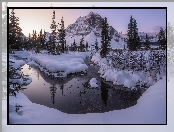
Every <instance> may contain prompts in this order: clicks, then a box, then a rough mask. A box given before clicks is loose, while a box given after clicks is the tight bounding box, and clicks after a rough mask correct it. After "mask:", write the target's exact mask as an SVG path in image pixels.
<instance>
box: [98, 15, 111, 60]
mask: <svg viewBox="0 0 174 132" xmlns="http://www.w3.org/2000/svg"><path fill="white" fill-rule="evenodd" d="M110 40H111V38H110V36H109V32H108V23H107V18H106V17H105V18H104V19H103V20H102V31H101V44H102V45H101V51H100V55H101V57H102V58H104V57H106V55H107V54H108V53H109V51H110Z"/></svg>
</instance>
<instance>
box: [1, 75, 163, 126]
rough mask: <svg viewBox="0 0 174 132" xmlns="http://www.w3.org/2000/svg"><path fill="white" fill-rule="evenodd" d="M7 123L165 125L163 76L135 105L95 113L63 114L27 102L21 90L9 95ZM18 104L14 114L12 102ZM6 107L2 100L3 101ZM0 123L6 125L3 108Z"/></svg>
mask: <svg viewBox="0 0 174 132" xmlns="http://www.w3.org/2000/svg"><path fill="white" fill-rule="evenodd" d="M9 100H10V107H9V112H10V115H9V117H10V119H9V120H10V124H96V123H99V124H100V123H101V124H107V123H111V124H165V123H166V78H163V79H162V80H160V81H158V82H157V83H156V84H155V85H153V86H151V87H150V88H149V89H148V90H147V91H146V92H145V93H144V94H143V95H142V97H140V99H139V100H138V103H137V105H135V106H132V107H130V108H127V109H123V110H115V111H111V112H106V113H98V114H96V113H95V114H93V113H89V114H81V115H80V114H79V115H77V114H74V115H73V114H66V113H62V112H60V111H58V110H55V109H53V108H48V107H45V106H42V105H39V104H35V103H31V101H29V99H28V98H27V97H26V96H25V95H24V94H22V93H19V94H18V95H17V98H15V97H14V96H10V98H9ZM16 104H18V105H21V106H22V107H21V108H20V109H19V111H18V113H16V112H15V105H16ZM3 106H4V108H6V101H5V100H4V101H3ZM3 119H4V120H3V124H6V122H5V119H6V114H5V109H4V110H3Z"/></svg>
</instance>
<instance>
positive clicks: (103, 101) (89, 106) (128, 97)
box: [21, 58, 141, 114]
mask: <svg viewBox="0 0 174 132" xmlns="http://www.w3.org/2000/svg"><path fill="white" fill-rule="evenodd" d="M85 63H86V64H90V63H91V62H90V58H87V59H85ZM98 70H99V67H98V66H97V65H91V66H89V67H88V73H87V74H86V75H72V76H70V77H65V78H63V80H61V79H55V78H52V77H48V76H47V75H46V74H45V73H44V72H42V71H40V70H39V69H38V68H37V67H34V66H32V67H30V66H29V65H27V64H25V65H24V66H23V67H22V70H21V71H22V72H23V73H24V75H29V76H30V77H31V78H32V82H31V83H30V84H29V85H28V86H26V88H27V89H26V90H24V91H22V92H23V93H24V94H25V95H26V96H27V97H28V98H29V100H30V101H31V102H33V103H37V104H41V105H44V106H47V107H50V108H55V109H57V110H59V111H62V112H64V113H68V114H85V113H104V112H108V111H113V110H121V109H125V108H128V107H130V106H133V105H135V104H136V102H137V99H138V98H139V97H140V96H141V92H140V91H139V90H138V91H125V90H123V89H122V88H123V87H122V86H117V87H115V88H111V87H110V86H108V85H106V84H105V83H104V82H103V81H102V80H101V78H100V75H99V73H98ZM91 78H96V79H97V81H98V85H99V87H98V88H90V87H87V86H88V81H89V80H90V79H91Z"/></svg>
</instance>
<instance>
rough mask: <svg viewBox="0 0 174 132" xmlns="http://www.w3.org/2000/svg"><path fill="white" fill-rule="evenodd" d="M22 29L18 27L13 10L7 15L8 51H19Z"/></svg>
mask: <svg viewBox="0 0 174 132" xmlns="http://www.w3.org/2000/svg"><path fill="white" fill-rule="evenodd" d="M21 35H22V29H21V28H20V27H19V18H18V17H16V16H15V12H14V9H12V11H11V14H10V15H9V49H17V50H20V49H21V44H22V41H21V40H22V39H21Z"/></svg>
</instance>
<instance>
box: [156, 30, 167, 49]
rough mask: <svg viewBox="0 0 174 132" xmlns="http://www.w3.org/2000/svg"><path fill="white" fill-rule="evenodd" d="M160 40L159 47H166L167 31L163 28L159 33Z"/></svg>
mask: <svg viewBox="0 0 174 132" xmlns="http://www.w3.org/2000/svg"><path fill="white" fill-rule="evenodd" d="M158 42H159V45H160V46H159V47H160V48H161V49H166V38H165V31H164V30H163V28H160V31H159V34H158Z"/></svg>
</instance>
